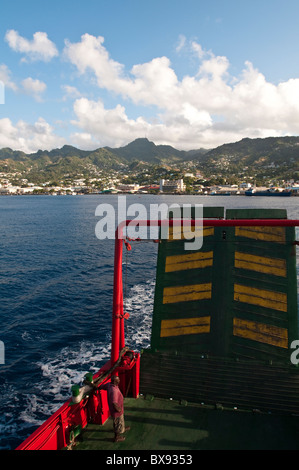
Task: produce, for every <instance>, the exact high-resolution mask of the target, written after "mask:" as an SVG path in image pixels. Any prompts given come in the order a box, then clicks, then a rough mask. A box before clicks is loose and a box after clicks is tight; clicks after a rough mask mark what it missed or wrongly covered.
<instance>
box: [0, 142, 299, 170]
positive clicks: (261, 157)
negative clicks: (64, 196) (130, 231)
mask: <svg viewBox="0 0 299 470" xmlns="http://www.w3.org/2000/svg"><path fill="white" fill-rule="evenodd" d="M133 162H135V163H136V162H143V163H144V164H150V165H165V164H176V165H180V164H184V163H185V164H186V163H187V162H192V163H193V165H196V167H197V168H198V169H199V170H200V171H202V172H203V174H220V173H221V174H222V175H224V176H225V175H227V174H239V173H240V172H242V171H247V172H249V173H251V172H258V173H259V174H263V173H265V174H266V173H267V174H269V172H270V173H273V174H274V173H275V174H276V173H277V174H278V173H279V174H282V175H283V176H284V177H285V176H286V175H287V176H289V177H290V176H292V175H289V173H292V174H295V176H296V174H297V172H298V173H299V137H269V138H265V139H249V138H245V139H242V140H241V141H239V142H235V143H230V144H224V145H221V146H219V147H217V148H215V149H202V148H200V149H194V150H191V151H183V150H177V149H175V148H174V147H171V146H170V145H156V144H154V143H153V142H150V141H149V140H148V139H146V138H139V139H136V140H134V141H133V142H131V143H129V144H128V145H126V146H124V147H119V148H111V147H101V148H98V149H96V150H92V151H89V150H80V149H78V148H76V147H72V146H70V145H65V146H63V147H62V148H60V149H53V150H50V151H47V150H38V151H37V152H35V153H30V154H27V153H24V152H22V151H16V150H12V149H10V148H3V149H0V171H5V172H8V171H16V172H17V171H19V172H22V173H23V172H26V171H27V172H30V175H31V177H34V175H36V174H37V173H39V175H40V173H41V172H44V173H45V178H47V179H49V178H52V177H54V178H55V177H60V176H61V175H66V174H67V175H69V176H74V175H75V174H79V173H83V174H86V173H88V168H89V169H91V168H93V169H94V168H98V169H100V170H105V169H107V170H109V169H115V170H118V169H120V168H124V167H126V166H130V165H132V164H133Z"/></svg>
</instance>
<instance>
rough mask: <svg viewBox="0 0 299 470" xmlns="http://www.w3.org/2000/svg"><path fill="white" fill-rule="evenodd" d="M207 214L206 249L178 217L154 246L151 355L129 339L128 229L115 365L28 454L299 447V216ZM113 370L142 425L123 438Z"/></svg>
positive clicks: (117, 269)
mask: <svg viewBox="0 0 299 470" xmlns="http://www.w3.org/2000/svg"><path fill="white" fill-rule="evenodd" d="M203 209H204V212H203V220H202V225H201V226H200V227H196V224H195V220H194V219H192V216H191V221H190V224H191V226H192V233H193V236H194V237H202V240H203V243H202V246H201V247H200V248H197V249H195V250H185V241H186V235H187V234H186V232H185V231H183V230H182V223H181V220H179V221H178V222H177V221H176V219H175V218H170V219H169V220H168V223H169V236H168V237H167V238H162V237H161V236H160V238H159V240H154V241H155V242H158V244H159V245H158V257H157V268H156V285H155V298H154V306H153V315H152V328H151V342H150V347H149V348H148V349H145V350H143V351H134V350H132V348H130V344H127V341H126V334H125V332H126V328H125V324H126V321H129V320H128V315H127V313H126V312H125V308H124V289H123V251H124V250H128V251H131V248H132V249H134V243H140V242H141V241H140V240H135V241H131V240H127V239H125V238H123V237H122V234H121V231H119V230H117V236H116V239H115V262H114V291H113V306H112V309H111V310H112V342H111V358H110V360H109V361H108V362H107V363H106V364H104V365H102V367H101V368H100V369H99V371H98V372H97V373H96V374H91V373H87V374H86V375H85V377H84V378H82V383H81V384H73V386H72V387H70V389H71V396H70V398H69V400H68V401H67V402H66V403H65V404H64V405H62V407H60V408H59V409H58V410H57V411H56V412H55V413H54V414H53V415H52V416H50V417H49V418H48V419H47V421H46V422H45V423H44V424H42V425H41V426H40V427H39V428H37V429H36V431H34V432H33V434H31V435H30V436H28V438H27V439H26V440H25V441H24V442H23V443H22V444H20V445H19V446H18V448H17V450H91V449H92V450H108V451H117V450H168V451H176V450H184V451H191V450H197V449H232V450H237V449H298V448H299V440H298V413H299V393H298V392H299V369H298V367H297V363H296V354H294V353H295V352H296V349H294V345H295V346H296V345H297V342H299V341H298V304H297V273H296V246H297V244H298V242H297V241H296V231H295V227H296V226H299V221H298V220H290V219H288V218H287V211H286V210H284V209H227V210H226V211H225V210H224V208H223V207H204V208H203ZM145 224H149V221H145ZM190 230H191V229H190ZM160 235H161V234H160ZM187 238H188V237H187ZM188 240H189V238H188ZM132 315H133V313H132ZM297 348H298V346H297ZM292 358H293V360H292ZM114 374H116V375H118V376H119V378H120V389H121V391H122V394H123V395H124V397H125V420H126V424H127V425H128V426H130V427H131V430H130V431H129V432H128V433H127V434H126V439H125V441H123V442H117V443H115V442H114V440H113V430H112V421H111V418H110V412H109V406H108V401H107V391H106V390H105V388H104V387H102V386H103V385H105V384H107V383H108V382H109V381H110V380H111V376H112V375H114Z"/></svg>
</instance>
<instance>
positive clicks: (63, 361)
mask: <svg viewBox="0 0 299 470" xmlns="http://www.w3.org/2000/svg"><path fill="white" fill-rule="evenodd" d="M173 202H177V203H179V204H188V203H191V204H195V203H197V204H203V205H206V206H224V207H225V208H236V207H240V208H241V207H242V208H248V207H256V208H258V207H260V208H262V207H263V208H267V207H270V208H287V210H288V217H289V218H296V219H299V198H296V197H294V198H287V199H285V198H265V197H264V198H262V197H253V198H248V197H243V196H230V197H227V196H225V197H221V196H219V197H218V196H217V197H215V196H213V197H209V196H175V197H174V196H152V195H128V196H126V204H127V207H129V206H130V205H131V204H134V203H141V204H143V205H144V206H145V208H146V209H147V211H148V214H149V208H150V205H151V204H161V203H166V204H169V205H170V204H172V203H173ZM100 204H111V205H112V206H113V207H114V209H115V214H116V216H117V213H118V196H117V195H88V196H75V197H74V196H2V197H0V341H2V342H3V343H4V345H5V361H4V364H1V363H0V449H14V448H16V447H17V445H19V444H20V443H21V442H22V441H23V440H24V439H25V438H26V437H27V436H28V435H30V434H31V433H32V432H33V431H34V430H35V429H36V428H37V427H38V426H39V425H40V424H42V423H43V422H44V421H45V420H46V419H47V418H48V417H49V416H50V415H51V414H52V413H53V412H54V411H56V410H57V409H58V408H59V407H60V406H61V405H62V404H63V403H64V402H65V401H66V400H67V399H68V398H69V396H70V391H71V386H72V385H73V384H74V383H79V382H81V380H82V378H83V377H84V375H85V373H86V372H89V371H91V372H95V371H97V370H98V369H99V368H100V367H101V366H102V365H103V364H104V363H105V362H106V361H107V360H108V359H109V356H110V343H111V313H112V294H113V265H114V264H113V263H114V240H107V239H106V240H99V239H98V238H97V237H96V234H95V228H96V224H97V222H98V221H99V217H97V216H96V208H97V207H98V206H99V205H100ZM122 215H123V216H125V214H124V213H123V214H122ZM298 235H299V234H298ZM297 239H299V237H298V236H297ZM156 256H157V244H155V243H153V242H152V241H141V242H132V250H131V251H128V252H127V251H126V250H124V259H123V266H124V295H125V299H124V300H125V309H126V311H127V312H129V313H130V318H129V320H128V321H127V322H126V344H127V345H128V346H130V347H132V348H134V349H136V350H140V349H142V348H146V347H147V346H149V344H150V333H151V330H150V329H151V315H152V307H153V298H154V287H155V272H156ZM297 259H298V257H297Z"/></svg>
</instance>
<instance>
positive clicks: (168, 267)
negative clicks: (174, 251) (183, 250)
mask: <svg viewBox="0 0 299 470" xmlns="http://www.w3.org/2000/svg"><path fill="white" fill-rule="evenodd" d="M212 265H213V251H207V252H202V251H198V252H195V253H192V254H191V253H190V254H186V255H176V256H167V258H166V263H165V272H166V273H169V272H173V271H185V270H187V269H196V268H205V267H207V266H212Z"/></svg>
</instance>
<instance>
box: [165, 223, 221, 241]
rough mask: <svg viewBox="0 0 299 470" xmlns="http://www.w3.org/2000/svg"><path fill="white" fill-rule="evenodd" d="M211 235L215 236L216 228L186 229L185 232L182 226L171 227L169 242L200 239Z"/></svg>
mask: <svg viewBox="0 0 299 470" xmlns="http://www.w3.org/2000/svg"><path fill="white" fill-rule="evenodd" d="M210 235H214V227H207V226H204V227H191V229H188V227H185V230H184V229H183V227H181V226H173V227H169V237H168V240H169V241H175V240H184V239H185V238H186V239H192V238H198V237H208V236H210Z"/></svg>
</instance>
